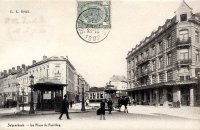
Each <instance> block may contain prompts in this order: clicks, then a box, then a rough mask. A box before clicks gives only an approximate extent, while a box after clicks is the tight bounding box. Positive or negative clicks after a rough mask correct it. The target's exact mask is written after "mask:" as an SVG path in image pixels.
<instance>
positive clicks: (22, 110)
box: [21, 87, 24, 111]
mask: <svg viewBox="0 0 200 130" xmlns="http://www.w3.org/2000/svg"><path fill="white" fill-rule="evenodd" d="M21 90H22V91H21V92H22V111H24V87H22V88H21Z"/></svg>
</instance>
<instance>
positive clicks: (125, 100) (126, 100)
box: [123, 97, 129, 113]
mask: <svg viewBox="0 0 200 130" xmlns="http://www.w3.org/2000/svg"><path fill="white" fill-rule="evenodd" d="M128 102H129V98H128V97H124V98H123V104H124V112H125V113H128V108H127V105H128Z"/></svg>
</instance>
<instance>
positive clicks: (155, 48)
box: [126, 1, 200, 106]
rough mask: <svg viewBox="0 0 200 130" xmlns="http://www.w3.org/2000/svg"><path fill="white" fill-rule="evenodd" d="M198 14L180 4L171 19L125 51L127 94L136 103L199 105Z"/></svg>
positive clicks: (199, 17)
mask: <svg viewBox="0 0 200 130" xmlns="http://www.w3.org/2000/svg"><path fill="white" fill-rule="evenodd" d="M199 33H200V13H193V11H192V8H190V7H189V6H188V5H187V4H186V3H185V2H184V1H183V2H182V3H181V5H180V6H179V7H178V9H177V10H176V12H175V16H174V17H173V18H172V19H167V20H166V22H165V24H164V25H163V26H159V27H158V29H157V31H153V32H152V33H151V35H150V36H149V37H146V38H145V40H143V41H141V42H140V44H139V45H136V47H135V48H133V49H132V50H131V51H129V52H128V55H127V57H126V60H127V77H128V87H129V89H128V92H129V95H131V96H132V98H134V99H135V100H137V101H138V103H139V104H142V103H146V104H150V105H169V104H170V103H173V102H177V101H180V102H181V105H190V106H194V105H200V86H199V82H198V81H197V79H198V75H199V74H200V38H199Z"/></svg>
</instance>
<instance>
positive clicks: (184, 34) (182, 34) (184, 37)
mask: <svg viewBox="0 0 200 130" xmlns="http://www.w3.org/2000/svg"><path fill="white" fill-rule="evenodd" d="M179 39H180V41H187V40H188V39H189V30H188V29H184V30H180V31H179ZM165 41H166V49H167V48H170V47H172V46H173V43H172V37H171V35H170V36H168V37H167V38H166V40H165ZM199 41H200V39H199V31H195V42H197V43H199ZM164 49H165V48H164V40H162V41H160V42H158V53H160V52H162V51H163V50H164ZM154 55H156V46H155V45H152V47H151V56H154ZM148 56H150V51H149V49H147V50H145V51H144V52H141V53H140V55H138V56H135V58H134V59H132V63H131V61H128V65H129V66H132V65H133V64H135V63H136V62H137V61H139V60H142V59H144V58H146V57H148ZM134 61H135V62H134Z"/></svg>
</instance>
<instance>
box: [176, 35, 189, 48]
mask: <svg viewBox="0 0 200 130" xmlns="http://www.w3.org/2000/svg"><path fill="white" fill-rule="evenodd" d="M176 45H177V46H189V45H191V37H188V38H187V39H183V40H181V39H180V38H177V41H176Z"/></svg>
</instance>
